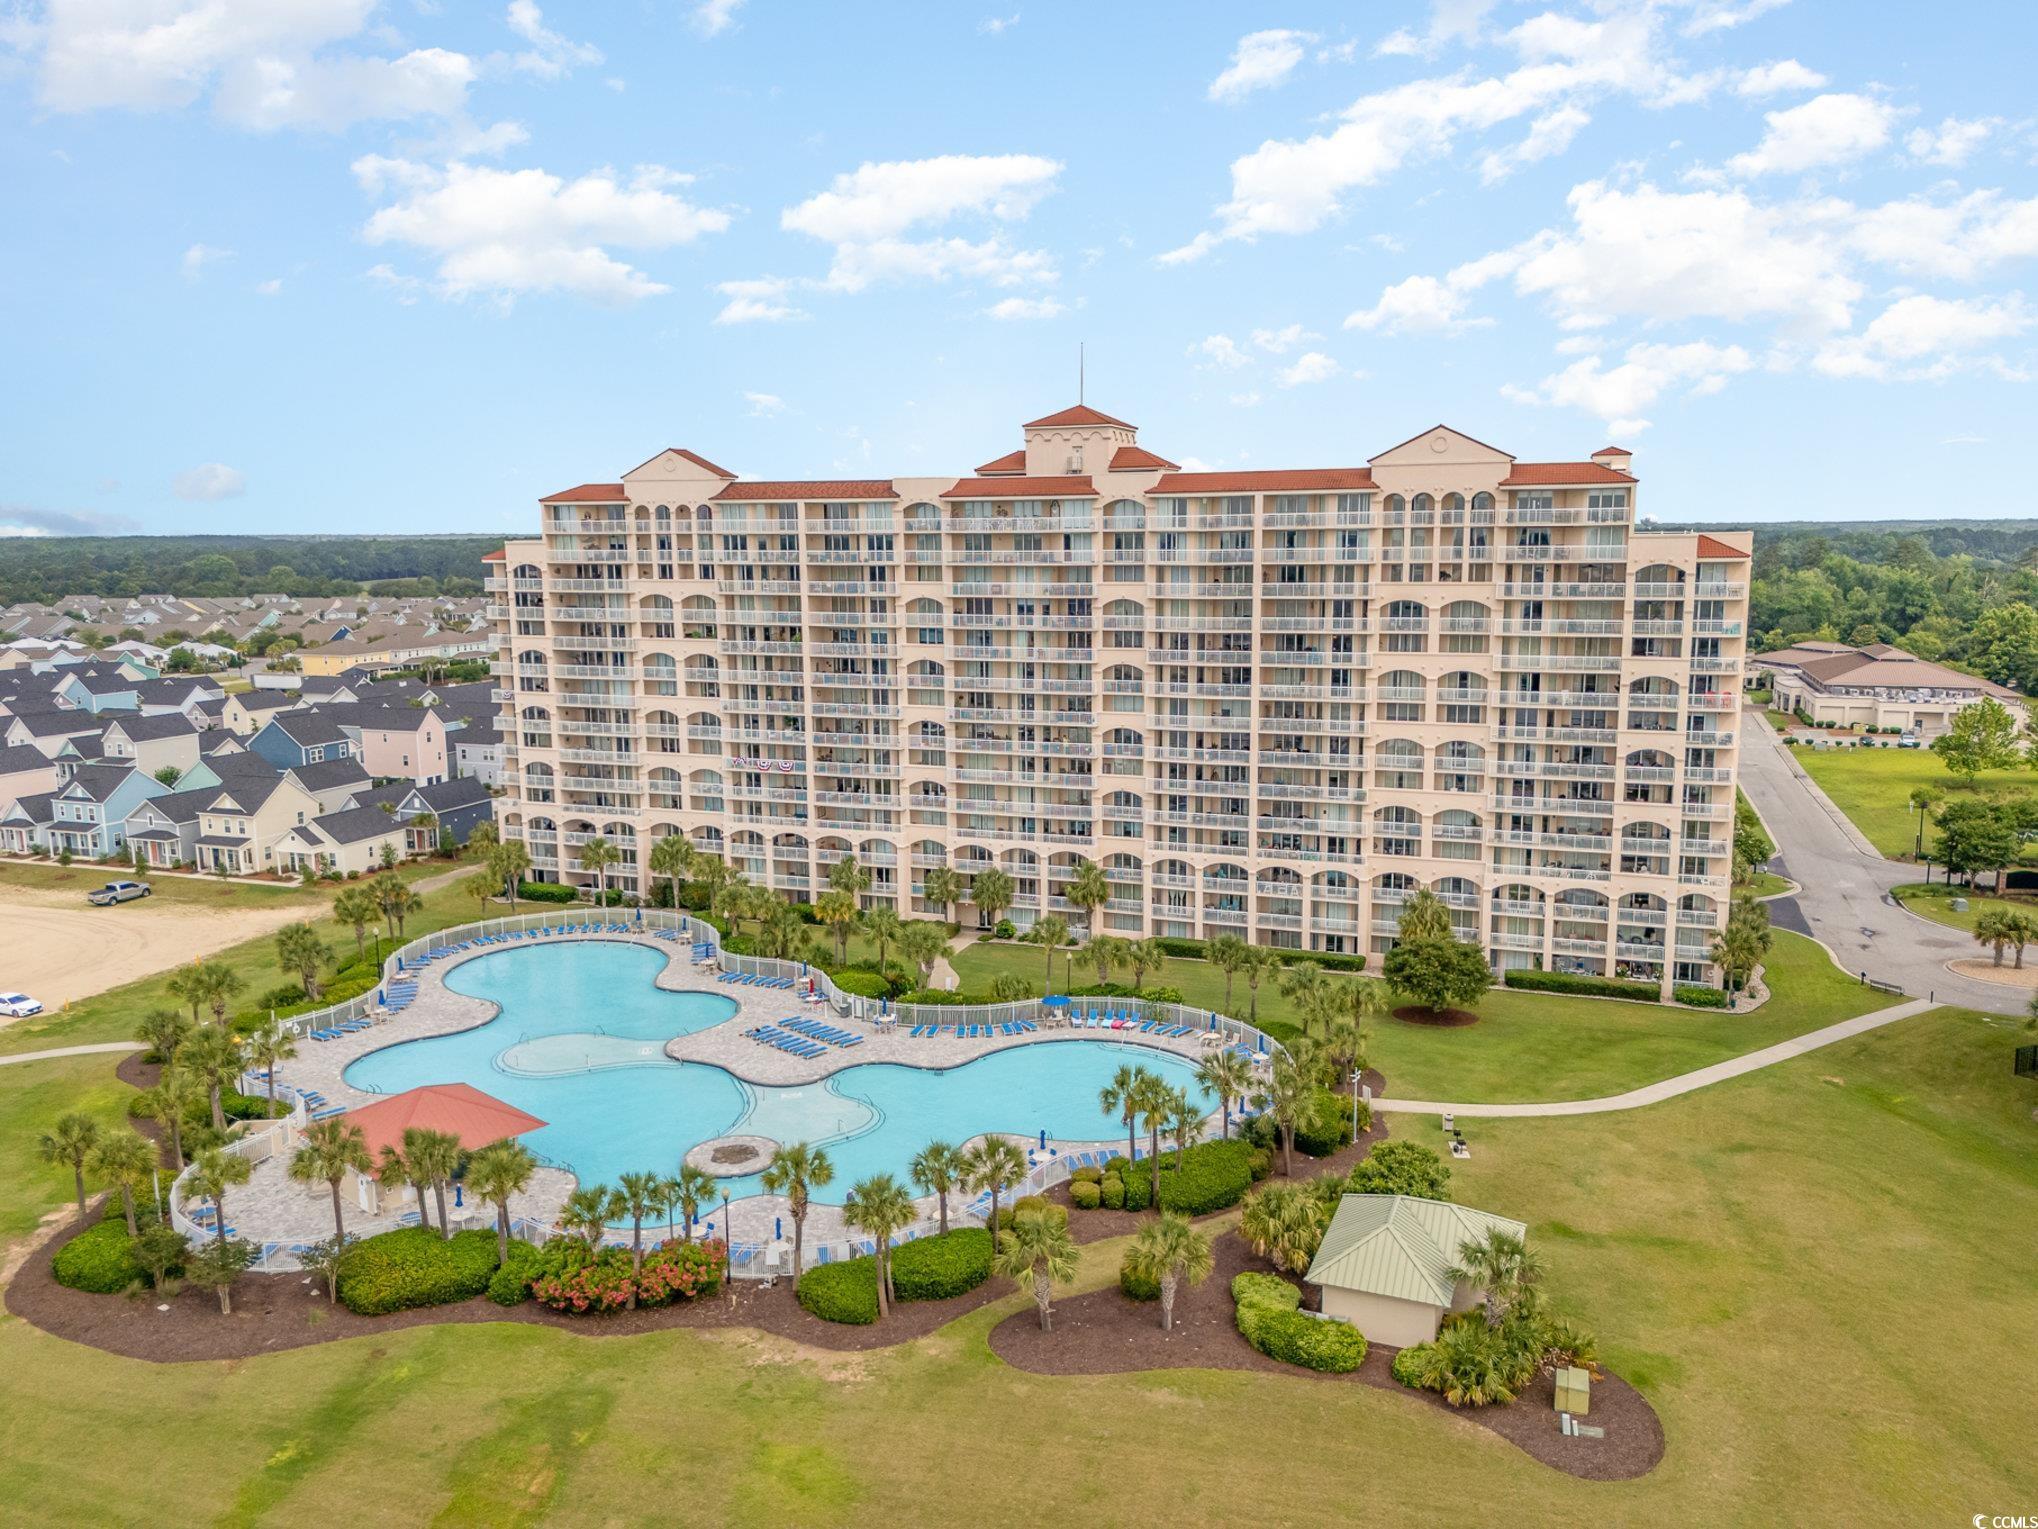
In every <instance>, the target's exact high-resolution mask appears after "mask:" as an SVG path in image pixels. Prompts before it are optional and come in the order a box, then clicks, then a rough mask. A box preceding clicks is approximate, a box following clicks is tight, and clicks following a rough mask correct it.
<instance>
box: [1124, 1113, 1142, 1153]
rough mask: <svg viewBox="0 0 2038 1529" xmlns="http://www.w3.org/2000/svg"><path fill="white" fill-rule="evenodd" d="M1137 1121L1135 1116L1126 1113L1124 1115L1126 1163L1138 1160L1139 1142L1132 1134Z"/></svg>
mask: <svg viewBox="0 0 2038 1529" xmlns="http://www.w3.org/2000/svg"><path fill="white" fill-rule="evenodd" d="M1138 1123H1139V1121H1138V1117H1137V1116H1134V1115H1127V1116H1126V1117H1125V1160H1126V1161H1127V1162H1128V1163H1132V1162H1137V1161H1138V1160H1139V1142H1138V1139H1137V1138H1136V1137H1134V1136H1133V1134H1132V1132H1133V1130H1134V1128H1135V1127H1136V1126H1137V1125H1138Z"/></svg>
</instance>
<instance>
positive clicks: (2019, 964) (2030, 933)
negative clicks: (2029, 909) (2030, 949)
mask: <svg viewBox="0 0 2038 1529" xmlns="http://www.w3.org/2000/svg"><path fill="white" fill-rule="evenodd" d="M2033 940H2038V920H2034V919H2032V917H2031V916H2030V915H2029V914H2028V913H2013V914H2011V915H2010V948H2011V949H2012V950H2014V951H2015V952H2016V953H2017V959H2016V961H2015V963H2014V964H2015V966H2016V968H2017V970H2018V971H2022V970H2023V969H2024V947H2025V946H2026V945H2028V944H2030V943H2031V942H2032V941H2033Z"/></svg>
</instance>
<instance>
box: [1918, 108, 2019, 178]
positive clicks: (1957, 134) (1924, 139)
mask: <svg viewBox="0 0 2038 1529" xmlns="http://www.w3.org/2000/svg"><path fill="white" fill-rule="evenodd" d="M2001 125H2002V124H2001V123H2000V122H1998V121H1997V120H1996V119H1995V118H1994V117H1977V118H1974V119H1973V120H1972V121H1962V120H1961V119H1960V118H1959V117H1947V118H1945V119H1944V120H1942V121H1941V122H1940V124H1939V125H1938V126H1937V127H1921V128H1916V129H1914V130H1913V131H1912V132H1911V133H1910V134H1909V135H1908V136H1907V137H1905V139H1904V152H1905V153H1907V154H1909V155H1910V156H1911V158H1913V159H1915V160H1918V161H1920V162H1921V163H1924V164H1928V165H1943V166H1946V167H1947V168H1949V169H1957V168H1959V167H1960V166H1961V165H1964V164H1966V163H1967V161H1968V159H1969V157H1970V156H1971V155H1972V154H1973V153H1974V151H1975V150H1976V149H1978V148H1980V147H1981V146H1982V144H1983V143H1984V142H1985V141H1986V140H1987V138H1988V135H1989V134H1990V133H1992V132H1994V131H1995V130H1996V129H1997V128H1998V127H2000V126H2001Z"/></svg>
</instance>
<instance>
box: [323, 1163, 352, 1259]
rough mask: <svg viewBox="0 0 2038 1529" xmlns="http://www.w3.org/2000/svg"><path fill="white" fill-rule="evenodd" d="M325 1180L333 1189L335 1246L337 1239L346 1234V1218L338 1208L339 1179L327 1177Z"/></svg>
mask: <svg viewBox="0 0 2038 1529" xmlns="http://www.w3.org/2000/svg"><path fill="white" fill-rule="evenodd" d="M326 1182H327V1183H328V1184H330V1185H331V1186H332V1191H333V1239H334V1244H335V1246H337V1245H338V1242H339V1239H341V1238H343V1237H345V1236H346V1235H347V1218H346V1215H345V1213H344V1212H343V1211H342V1210H341V1209H340V1181H339V1180H338V1179H328V1180H326Z"/></svg>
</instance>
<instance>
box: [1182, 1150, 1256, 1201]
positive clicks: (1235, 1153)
mask: <svg viewBox="0 0 2038 1529" xmlns="http://www.w3.org/2000/svg"><path fill="white" fill-rule="evenodd" d="M1252 1182H1253V1149H1252V1148H1251V1147H1249V1146H1247V1145H1246V1144H1245V1143H1244V1142H1242V1141H1206V1142H1198V1143H1197V1144H1196V1145H1195V1146H1193V1147H1191V1148H1190V1149H1189V1150H1188V1151H1187V1152H1185V1153H1183V1154H1182V1165H1181V1167H1179V1168H1177V1167H1175V1165H1174V1158H1173V1157H1172V1155H1169V1156H1165V1157H1163V1158H1162V1160H1161V1209H1162V1210H1172V1211H1178V1212H1180V1213H1181V1214H1182V1215H1184V1216H1207V1215H1209V1214H1210V1213H1211V1212H1212V1211H1217V1210H1224V1209H1226V1208H1228V1207H1230V1206H1233V1205H1236V1204H1238V1202H1239V1201H1240V1200H1243V1199H1244V1198H1245V1192H1246V1191H1247V1190H1248V1189H1250V1188H1251V1187H1252Z"/></svg>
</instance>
